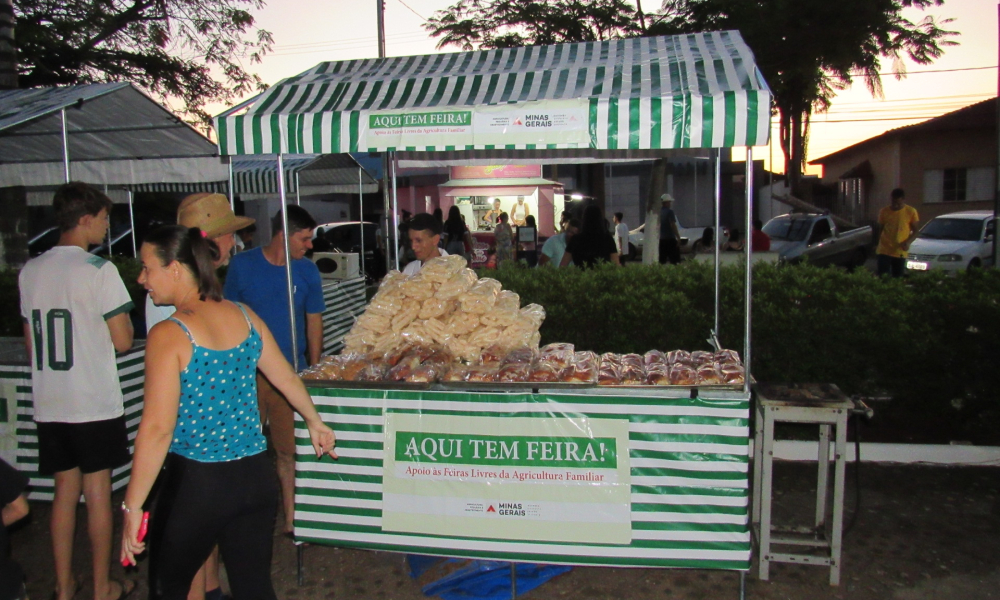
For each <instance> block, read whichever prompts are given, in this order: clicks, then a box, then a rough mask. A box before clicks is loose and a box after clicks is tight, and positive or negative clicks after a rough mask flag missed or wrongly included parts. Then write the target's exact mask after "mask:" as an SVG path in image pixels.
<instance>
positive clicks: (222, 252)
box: [146, 193, 254, 331]
mask: <svg viewBox="0 0 1000 600" xmlns="http://www.w3.org/2000/svg"><path fill="white" fill-rule="evenodd" d="M177 223H178V224H179V225H183V226H184V227H197V228H198V229H201V230H202V231H204V232H205V235H206V236H207V237H209V238H211V240H212V241H213V242H215V244H216V245H217V246H218V247H219V260H218V262H217V263H216V264H215V266H216V268H218V267H221V266H222V265H224V264H226V263H228V262H229V257H230V256H232V254H233V248H235V247H236V235H235V234H236V232H237V231H239V230H240V229H243V228H244V227H248V226H250V225H253V223H254V220H253V219H251V218H250V217H238V216H236V214H235V213H233V209H232V207H231V206H230V205H229V200H228V199H227V198H226V197H225V196H223V195H222V194H207V193H199V194H191V195H190V196H188V197H187V198H184V200H182V201H181V205H180V206H179V207H177ZM172 314H174V307H173V306H157V305H156V304H153V300H152V298H150V297H149V296H148V295H147V296H146V331H149V330H150V329H152V328H153V325H156V324H157V323H159V322H160V321H163V320H164V319H166V318H167V317H169V316H170V315H172Z"/></svg>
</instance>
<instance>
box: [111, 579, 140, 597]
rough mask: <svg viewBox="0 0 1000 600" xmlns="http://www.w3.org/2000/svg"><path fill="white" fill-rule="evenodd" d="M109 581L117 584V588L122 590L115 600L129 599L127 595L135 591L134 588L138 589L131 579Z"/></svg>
mask: <svg viewBox="0 0 1000 600" xmlns="http://www.w3.org/2000/svg"><path fill="white" fill-rule="evenodd" d="M111 581H112V582H113V583H117V584H118V587H120V588H121V589H122V591H121V593H120V594H118V597H117V598H115V600H125V598H128V597H129V594H131V593H132V592H134V591H135V588H137V587H139V585H138V584H137V583H136V582H135V581H133V580H131V579H122V580H118V579H112V580H111ZM126 583H131V584H132V587H129V586H127V585H125V584H126Z"/></svg>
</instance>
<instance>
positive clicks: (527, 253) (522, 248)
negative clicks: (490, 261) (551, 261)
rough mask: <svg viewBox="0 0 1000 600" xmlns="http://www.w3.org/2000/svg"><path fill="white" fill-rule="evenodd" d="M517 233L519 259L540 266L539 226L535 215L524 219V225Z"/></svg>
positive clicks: (529, 264) (530, 264) (530, 265)
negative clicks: (536, 223)
mask: <svg viewBox="0 0 1000 600" xmlns="http://www.w3.org/2000/svg"><path fill="white" fill-rule="evenodd" d="M516 235H517V247H518V250H517V260H523V261H524V262H526V263H528V266H529V267H536V266H538V227H537V226H536V225H535V216H534V215H528V216H527V217H526V218H525V219H524V225H522V226H520V227H518V228H517V230H516Z"/></svg>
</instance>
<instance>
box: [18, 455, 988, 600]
mask: <svg viewBox="0 0 1000 600" xmlns="http://www.w3.org/2000/svg"><path fill="white" fill-rule="evenodd" d="M814 475H815V474H814V468H813V467H810V466H808V465H802V464H779V465H778V467H777V472H776V479H775V490H776V517H775V518H776V522H778V523H782V524H793V523H794V524H803V525H804V524H807V523H808V520H809V515H810V514H811V511H812V505H813V496H812V493H813V492H812V489H813V488H812V486H813V485H814V484H813V481H814ZM848 482H849V485H848V489H847V494H848V499H847V502H846V504H847V512H848V515H850V514H852V513H853V507H854V498H855V494H854V492H855V489H856V488H855V486H854V483H853V482H854V473H853V467H850V468H849V470H848ZM118 496H120V494H119V495H118ZM118 496H116V498H115V500H116V501H120V498H119V497H118ZM32 508H33V509H34V516H33V520H32V521H31V522H30V523H28V524H27V525H26V526H24V527H22V528H21V529H19V530H17V531H16V532H14V534H13V536H12V539H13V552H14V556H15V557H16V558H17V559H18V560H19V561H20V562H21V563H22V565H23V566H24V567H25V569H26V570H27V571H28V573H29V583H28V589H29V593H30V595H31V597H32V598H47V597H48V596H49V594H50V593H51V591H52V588H53V578H52V572H51V571H52V569H51V566H52V565H51V557H50V554H49V549H48V543H49V536H48V522H47V520H48V512H49V511H48V505H47V504H46V503H35V504H34V505H33V507H32ZM80 517H81V518H80V519H79V521H78V523H79V524H80V529H79V532H78V535H77V552H76V559H75V561H76V566H77V568H76V571H77V572H78V573H79V574H80V576H81V577H83V576H85V575H86V574H87V573H88V571H89V569H88V566H87V565H88V561H89V557H88V556H87V553H86V547H87V544H86V533H85V530H84V528H83V523H84V519H83V514H82V513H81V515H80ZM116 539H117V538H116ZM274 544H275V556H274V562H273V574H274V581H275V588H276V590H277V592H278V597H279V598H287V599H292V600H306V599H314V598H316V599H318V598H338V599H345V600H347V599H351V600H354V599H359V600H360V599H367V598H385V599H393V600H411V599H412V600H416V599H418V598H422V597H423V596H422V595H421V593H420V589H419V587H418V586H417V584H416V583H415V582H413V581H412V580H411V579H410V578H409V577H408V576H407V574H406V570H405V568H404V565H403V559H402V557H401V556H400V555H397V554H391V553H380V552H367V551H359V550H344V549H337V548H330V547H318V546H312V547H308V548H307V549H306V553H305V557H306V578H305V585H303V586H301V587H300V586H298V585H297V583H296V567H295V549H294V546H293V545H292V544H291V543H290V542H289V541H288V540H286V539H284V538H282V537H280V536H277V535H276V536H275V541H274ZM844 548H845V550H844V557H843V563H844V567H843V578H842V583H841V585H840V586H839V587H831V586H830V585H829V584H828V571H827V570H826V569H824V568H822V567H812V566H804V565H774V566H773V567H772V569H771V578H770V581H759V580H757V579H756V578H755V577H751V578H749V579H748V582H747V597H748V598H754V599H767V600H779V599H796V600H797V599H809V600H825V599H834V598H836V599H851V600H876V599H877V600H885V599H897V600H937V599H942V600H943V599H949V600H952V599H961V600H979V599H988V598H1000V470H998V469H995V468H985V467H979V468H971V467H965V468H942V467H912V466H907V467H902V466H879V465H868V464H865V465H863V466H862V469H861V510H860V513H859V514H858V516H857V519H856V520H855V523H854V526H853V529H851V530H850V531H849V532H848V533H847V535H846V537H845V542H844ZM116 552H117V543H116ZM114 573H115V575H116V576H123V575H124V576H127V577H132V578H135V579H137V580H138V581H139V582H140V588H139V590H138V592H137V594H136V595H134V596H133V597H134V598H145V597H146V586H145V576H146V563H145V562H141V563H140V568H139V570H138V571H133V572H130V573H128V574H124V573H123V571H122V569H121V567H120V565H115V566H114ZM90 594H91V591H90V586H89V583H88V585H87V586H86V587H85V588H84V590H83V592H82V593H81V594H80V595H79V596H78V599H79V600H88V599H89V598H90ZM524 597H525V598H537V599H547V598H581V599H603V598H629V599H632V598H634V599H638V600H645V599H653V598H657V599H662V598H671V599H689V600H707V599H712V600H714V599H716V598H734V599H735V598H737V597H738V577H737V575H736V574H735V573H718V572H708V571H677V570H655V569H604V568H577V569H574V570H573V571H571V572H570V573H568V574H566V575H563V576H562V577H559V578H557V579H555V580H553V581H550V582H549V583H547V584H545V585H543V586H542V587H540V588H538V589H536V590H534V591H532V592H529V593H528V594H525V595H524Z"/></svg>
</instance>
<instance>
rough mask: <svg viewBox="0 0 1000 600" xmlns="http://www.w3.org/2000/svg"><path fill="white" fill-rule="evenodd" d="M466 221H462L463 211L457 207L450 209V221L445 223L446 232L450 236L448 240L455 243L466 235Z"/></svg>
mask: <svg viewBox="0 0 1000 600" xmlns="http://www.w3.org/2000/svg"><path fill="white" fill-rule="evenodd" d="M465 229H466V227H465V221H463V220H462V211H460V210H459V209H458V207H457V206H452V207H451V208H449V209H448V220H447V221H445V222H444V231H445V233H447V234H448V240H449V241H450V242H453V241H455V240H457V239H460V238H461V237H462V236H463V235H465Z"/></svg>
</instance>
